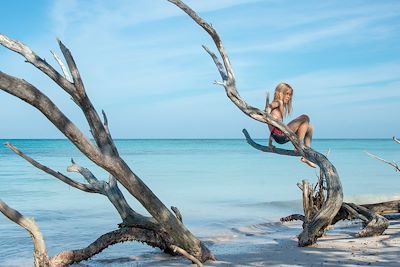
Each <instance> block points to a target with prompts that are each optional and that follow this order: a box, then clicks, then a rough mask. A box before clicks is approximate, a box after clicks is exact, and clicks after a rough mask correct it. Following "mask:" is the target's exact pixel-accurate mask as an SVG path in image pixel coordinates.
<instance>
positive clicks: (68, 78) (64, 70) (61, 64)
mask: <svg viewBox="0 0 400 267" xmlns="http://www.w3.org/2000/svg"><path fill="white" fill-rule="evenodd" d="M50 52H51V53H52V54H53V57H54V59H55V61H56V62H57V63H58V65H59V66H60V67H61V70H62V72H63V73H64V78H65V79H67V80H68V81H69V82H71V81H72V78H71V76H70V75H69V73H68V71H67V69H66V68H65V65H64V63H63V62H62V61H61V59H60V58H59V57H58V56H57V54H56V53H54V52H53V51H50Z"/></svg>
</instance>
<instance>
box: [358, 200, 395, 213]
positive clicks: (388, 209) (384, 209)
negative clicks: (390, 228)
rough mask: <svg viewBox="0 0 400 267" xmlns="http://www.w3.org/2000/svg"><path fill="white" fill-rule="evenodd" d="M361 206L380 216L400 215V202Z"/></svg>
mask: <svg viewBox="0 0 400 267" xmlns="http://www.w3.org/2000/svg"><path fill="white" fill-rule="evenodd" d="M360 206H362V207H364V208H367V209H369V210H370V211H372V212H375V213H377V214H380V215H384V214H389V213H400V200H392V201H385V202H380V203H373V204H361V205H360Z"/></svg>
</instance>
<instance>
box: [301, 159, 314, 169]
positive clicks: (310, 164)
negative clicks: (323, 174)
mask: <svg viewBox="0 0 400 267" xmlns="http://www.w3.org/2000/svg"><path fill="white" fill-rule="evenodd" d="M300 160H301V161H302V162H303V163H305V164H307V165H308V166H310V167H311V168H316V167H317V165H315V164H314V163H312V162H311V161H309V160H308V159H306V158H305V157H301V159H300Z"/></svg>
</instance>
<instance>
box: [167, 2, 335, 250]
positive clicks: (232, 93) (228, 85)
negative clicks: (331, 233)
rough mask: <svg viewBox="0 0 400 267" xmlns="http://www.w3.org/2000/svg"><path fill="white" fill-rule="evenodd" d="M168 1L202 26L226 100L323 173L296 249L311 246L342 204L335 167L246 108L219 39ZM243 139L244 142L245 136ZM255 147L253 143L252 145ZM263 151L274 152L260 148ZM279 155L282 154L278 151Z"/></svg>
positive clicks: (194, 15) (201, 22)
mask: <svg viewBox="0 0 400 267" xmlns="http://www.w3.org/2000/svg"><path fill="white" fill-rule="evenodd" d="M168 1H169V2H171V3H173V4H175V5H176V6H177V7H179V8H180V9H181V10H183V11H184V12H185V13H186V14H187V15H189V16H190V17H191V18H192V19H193V20H194V21H195V22H196V23H197V24H198V25H199V26H200V27H202V28H203V29H204V30H205V31H206V32H207V33H208V34H209V35H210V37H211V38H212V39H213V41H214V44H215V46H216V48H217V50H218V52H219V55H220V56H221V59H222V62H223V64H221V63H220V61H219V60H218V57H217V56H216V55H215V54H214V53H213V52H211V50H210V49H208V48H206V47H205V46H203V47H204V48H205V50H206V51H207V53H208V54H209V55H210V56H211V57H212V59H213V61H214V63H215V64H216V66H217V69H218V71H219V73H220V75H221V78H222V82H220V83H219V84H221V85H223V87H224V88H225V92H226V95H227V96H228V98H229V99H230V100H231V101H232V102H233V103H234V104H235V105H236V106H237V107H238V108H239V109H240V110H241V111H242V112H243V113H244V114H246V115H247V116H249V117H250V118H252V119H254V120H257V121H260V122H262V123H266V124H268V125H270V126H273V127H276V128H278V129H279V130H281V131H282V132H283V133H284V134H285V135H286V136H287V137H288V138H289V140H290V141H291V143H292V144H293V146H294V148H295V151H296V152H293V153H296V154H298V155H299V156H302V157H304V158H306V159H307V160H309V161H311V162H313V163H315V164H317V165H318V166H319V167H320V168H321V171H322V172H323V173H324V177H325V178H326V185H327V198H326V201H325V202H324V204H323V206H322V207H321V209H320V210H319V212H318V213H317V214H316V215H315V216H314V217H313V218H312V220H311V221H310V222H309V223H307V224H305V227H304V230H303V232H302V233H301V234H300V236H299V246H307V245H311V244H313V243H314V242H315V241H316V239H317V237H319V235H320V233H321V232H323V230H324V229H325V228H326V227H328V225H329V224H330V223H331V221H332V219H333V217H334V216H335V214H336V213H337V212H338V211H339V209H340V206H341V204H342V201H343V193H342V186H341V184H340V180H339V176H338V174H337V171H336V169H335V167H334V166H333V165H332V164H331V163H330V162H329V160H328V159H327V158H326V157H325V156H323V155H322V154H320V153H318V152H316V151H314V150H313V149H311V148H307V147H304V146H303V145H302V144H301V142H300V140H299V139H298V138H297V136H296V134H295V133H294V132H293V131H291V130H290V129H289V128H288V127H287V126H286V125H284V124H283V123H282V122H280V121H277V120H275V119H274V118H273V117H272V116H271V115H270V114H269V113H267V112H265V111H262V110H260V109H258V108H255V107H252V106H250V105H248V104H247V103H246V102H245V101H244V100H243V99H242V98H241V97H240V95H239V93H238V91H237V89H236V81H235V76H234V74H233V69H232V65H231V63H230V60H229V57H228V55H227V53H226V51H225V48H224V46H223V44H222V41H221V38H220V37H219V35H218V33H217V31H216V30H215V29H214V28H213V27H212V26H211V25H210V24H208V23H207V22H205V21H204V20H203V19H202V18H201V17H199V16H198V14H197V13H196V12H195V11H193V10H192V9H191V8H190V7H188V6H187V5H186V4H184V3H183V2H182V1H180V0H168ZM246 139H247V140H248V138H247V136H246ZM252 143H253V144H256V143H255V142H252ZM260 148H262V146H261V145H256V149H259V150H261V149H260ZM263 150H264V151H266V152H273V153H275V152H274V150H275V149H271V148H269V149H268V148H266V147H264V148H263ZM280 152H283V151H280Z"/></svg>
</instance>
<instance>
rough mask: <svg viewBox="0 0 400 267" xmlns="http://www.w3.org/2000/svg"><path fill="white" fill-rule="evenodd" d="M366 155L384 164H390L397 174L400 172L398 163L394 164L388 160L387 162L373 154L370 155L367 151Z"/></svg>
mask: <svg viewBox="0 0 400 267" xmlns="http://www.w3.org/2000/svg"><path fill="white" fill-rule="evenodd" d="M365 153H366V154H367V155H368V156H370V157H371V158H374V159H377V160H380V161H382V162H384V163H386V164H389V165H390V166H392V167H393V168H394V169H395V170H396V172H398V171H400V167H399V165H397V163H396V162H395V161H393V162H390V161H387V160H385V159H383V158H380V157H378V156H375V155H374V154H371V153H369V152H367V151H365Z"/></svg>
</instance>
